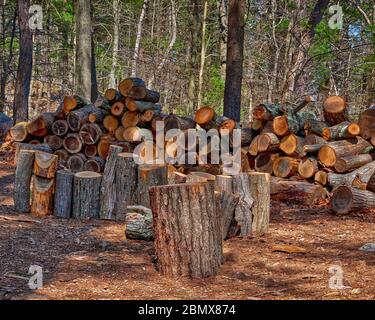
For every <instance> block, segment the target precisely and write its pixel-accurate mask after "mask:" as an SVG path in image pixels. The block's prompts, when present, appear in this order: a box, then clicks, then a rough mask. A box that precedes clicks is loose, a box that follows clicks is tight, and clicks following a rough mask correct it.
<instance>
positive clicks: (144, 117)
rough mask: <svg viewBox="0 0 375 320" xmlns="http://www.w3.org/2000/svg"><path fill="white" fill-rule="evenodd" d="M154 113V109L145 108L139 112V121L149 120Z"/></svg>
mask: <svg viewBox="0 0 375 320" xmlns="http://www.w3.org/2000/svg"><path fill="white" fill-rule="evenodd" d="M154 115H155V111H153V110H146V111H144V112H143V113H142V114H141V116H140V118H139V121H140V122H142V123H145V122H146V123H147V122H150V121H151V120H152V119H153V118H154Z"/></svg>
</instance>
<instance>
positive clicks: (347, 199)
mask: <svg viewBox="0 0 375 320" xmlns="http://www.w3.org/2000/svg"><path fill="white" fill-rule="evenodd" d="M331 205H332V209H333V212H335V213H337V214H346V213H349V212H351V211H359V210H363V209H372V208H374V207H375V194H374V193H373V192H370V191H365V190H359V189H356V188H352V187H348V186H339V187H337V188H336V189H335V190H333V196H332V200H331Z"/></svg>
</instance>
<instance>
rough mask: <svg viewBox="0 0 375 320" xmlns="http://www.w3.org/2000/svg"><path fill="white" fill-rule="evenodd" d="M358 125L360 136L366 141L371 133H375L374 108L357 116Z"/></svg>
mask: <svg viewBox="0 0 375 320" xmlns="http://www.w3.org/2000/svg"><path fill="white" fill-rule="evenodd" d="M358 125H359V127H360V129H361V136H362V138H363V139H365V140H368V139H370V138H371V136H372V133H373V132H375V108H373V107H372V108H369V109H367V110H365V111H363V112H362V113H361V115H360V116H359V121H358Z"/></svg>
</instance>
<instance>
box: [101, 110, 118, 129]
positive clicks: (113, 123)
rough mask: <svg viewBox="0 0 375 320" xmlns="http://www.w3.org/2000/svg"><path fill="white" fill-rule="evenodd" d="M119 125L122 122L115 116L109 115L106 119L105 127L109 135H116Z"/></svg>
mask: <svg viewBox="0 0 375 320" xmlns="http://www.w3.org/2000/svg"><path fill="white" fill-rule="evenodd" d="M119 125H120V122H119V121H118V119H117V118H116V117H115V116H113V115H111V114H109V115H107V116H105V117H104V120H103V126H104V128H106V129H107V130H108V132H109V133H114V132H115V131H116V129H117V128H118V126H119Z"/></svg>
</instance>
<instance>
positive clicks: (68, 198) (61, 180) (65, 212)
mask: <svg viewBox="0 0 375 320" xmlns="http://www.w3.org/2000/svg"><path fill="white" fill-rule="evenodd" d="M73 185H74V173H73V172H70V171H67V170H59V171H57V173H56V191H55V201H54V210H53V215H54V216H55V217H58V218H65V219H69V218H71V216H72V200H73Z"/></svg>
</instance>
